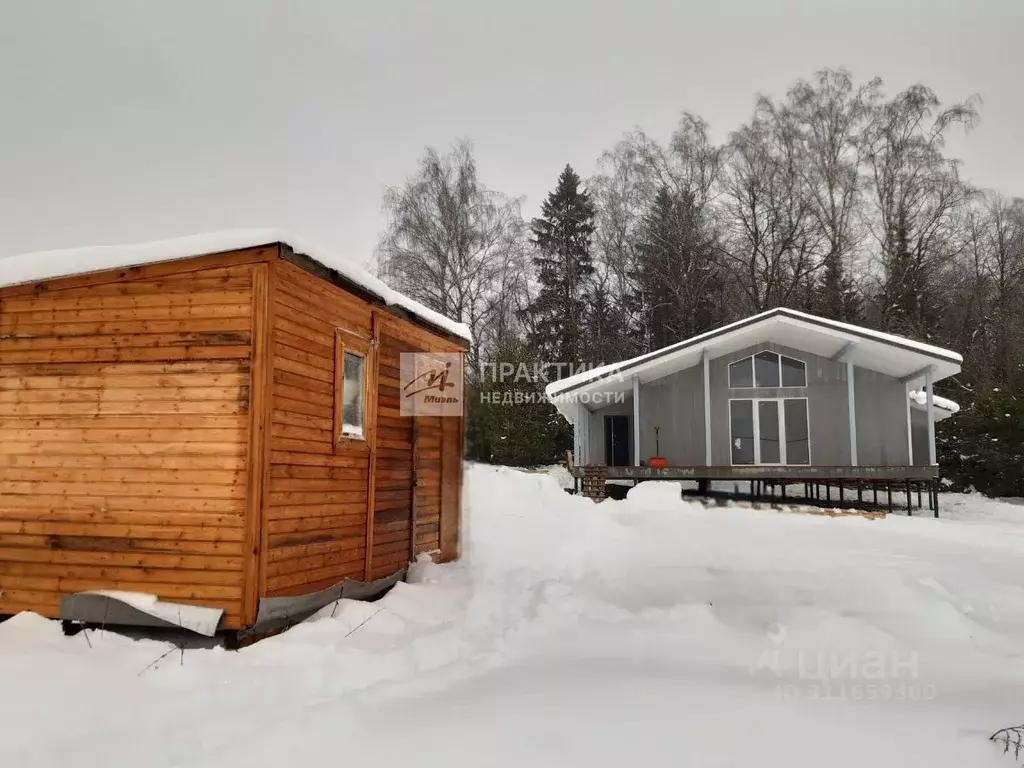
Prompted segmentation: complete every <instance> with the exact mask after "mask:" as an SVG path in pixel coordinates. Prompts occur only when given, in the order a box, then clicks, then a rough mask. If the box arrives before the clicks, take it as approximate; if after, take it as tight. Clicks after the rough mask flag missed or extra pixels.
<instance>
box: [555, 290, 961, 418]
mask: <svg viewBox="0 0 1024 768" xmlns="http://www.w3.org/2000/svg"><path fill="white" fill-rule="evenodd" d="M765 341H771V342H775V343H778V344H782V345H785V346H788V347H793V348H794V349H799V350H802V351H805V352H810V353H813V354H816V355H819V356H822V357H829V358H835V359H842V360H843V361H848V362H852V363H853V364H854V365H856V366H858V367H860V368H866V369H868V370H873V371H877V372H879V373H882V374H885V375H887V376H892V377H894V378H897V379H901V380H903V381H905V382H906V383H908V384H909V385H910V386H911V387H912V388H921V387H923V385H924V377H925V370H926V369H927V368H929V367H930V368H931V369H932V374H933V377H934V380H935V381H939V380H941V379H944V378H947V377H949V376H953V375H955V374H957V373H959V372H960V366H961V364H962V363H963V358H962V357H961V356H960V355H958V354H957V353H956V352H951V351H950V350H948V349H942V348H940V347H935V346H932V345H931V344H924V343H922V342H919V341H913V340H912V339H907V338H904V337H902V336H894V335H892V334H888V333H882V332H881V331H875V330H872V329H870V328H862V327H861V326H857V325H850V324H849V323H841V322H838V321H836V320H830V319H828V318H825V317H818V316H816V315H810V314H807V313H806V312H798V311H797V310H794V309H787V308H784V307H779V308H777V309H771V310H768V311H767V312H762V313H761V314H759V315H754V316H752V317H748V318H746V319H744V320H739V321H737V322H735V323H730V324H729V325H725V326H722V327H721V328H717V329H715V330H713V331H708V332H707V333H702V334H700V335H698V336H694V337H692V338H690V339H686V340H684V341H680V342H677V343H676V344H671V345H669V346H667V347H664V348H662V349H659V350H655V351H654V352H648V353H647V354H645V355H640V356H639V357H634V358H632V359H630V360H623V361H622V362H619V363H612V364H610V365H603V366H601V367H599V368H594V369H591V370H589V371H583V372H581V373H578V374H576V375H574V376H569V377H567V378H564V379H560V380H559V381H555V382H552V383H551V384H549V385H548V386H547V389H546V391H547V394H548V396H549V397H551V398H552V399H554V400H555V404H556V407H558V409H559V411H561V412H562V413H563V414H565V415H567V416H568V415H570V414H571V413H572V410H573V406H572V405H571V404H570V403H568V402H567V400H569V399H570V398H569V397H568V396H570V395H582V394H584V393H588V394H593V393H596V392H601V393H611V392H624V391H628V390H629V389H630V388H631V386H632V379H633V378H634V377H635V378H639V380H640V381H641V383H646V382H649V381H654V380H656V379H660V378H663V377H664V376H668V375H669V374H672V373H675V372H676V371H681V370H684V369H686V368H691V367H693V366H695V365H698V364H699V363H700V361H701V358H702V356H703V354H704V353H705V351H706V352H707V354H708V357H709V358H716V357H721V356H723V355H727V354H731V353H732V352H736V351H738V350H741V349H745V348H747V347H750V346H754V345H756V344H758V343H759V342H765Z"/></svg>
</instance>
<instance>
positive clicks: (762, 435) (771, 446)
mask: <svg viewBox="0 0 1024 768" xmlns="http://www.w3.org/2000/svg"><path fill="white" fill-rule="evenodd" d="M757 426H758V430H757V431H758V434H757V442H758V448H760V449H761V451H760V456H759V457H758V463H759V464H781V463H782V443H781V440H780V422H779V403H778V401H777V400H758V401H757Z"/></svg>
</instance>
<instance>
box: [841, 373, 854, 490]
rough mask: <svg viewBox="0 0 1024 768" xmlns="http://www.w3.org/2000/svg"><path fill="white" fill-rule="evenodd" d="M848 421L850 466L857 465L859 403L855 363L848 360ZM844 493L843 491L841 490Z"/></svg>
mask: <svg viewBox="0 0 1024 768" xmlns="http://www.w3.org/2000/svg"><path fill="white" fill-rule="evenodd" d="M846 402H847V411H846V413H847V421H848V423H849V433H850V466H852V467H856V466H857V404H856V397H855V393H854V389H853V363H851V362H850V361H849V360H847V361H846ZM840 493H842V492H840Z"/></svg>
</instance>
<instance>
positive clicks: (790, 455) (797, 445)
mask: <svg viewBox="0 0 1024 768" xmlns="http://www.w3.org/2000/svg"><path fill="white" fill-rule="evenodd" d="M782 404H783V407H784V409H785V416H786V418H785V428H786V463H787V464H810V463H811V443H810V433H809V430H808V428H807V401H806V400H805V399H803V398H793V399H791V400H783V401H782Z"/></svg>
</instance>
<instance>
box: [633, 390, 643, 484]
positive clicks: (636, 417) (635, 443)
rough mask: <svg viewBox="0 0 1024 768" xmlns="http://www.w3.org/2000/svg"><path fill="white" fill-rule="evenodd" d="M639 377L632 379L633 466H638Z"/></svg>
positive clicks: (639, 455)
mask: <svg viewBox="0 0 1024 768" xmlns="http://www.w3.org/2000/svg"><path fill="white" fill-rule="evenodd" d="M641 455H642V454H641V453H640V377H639V376H634V377H633V466H634V467H639V466H640V457H641Z"/></svg>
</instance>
